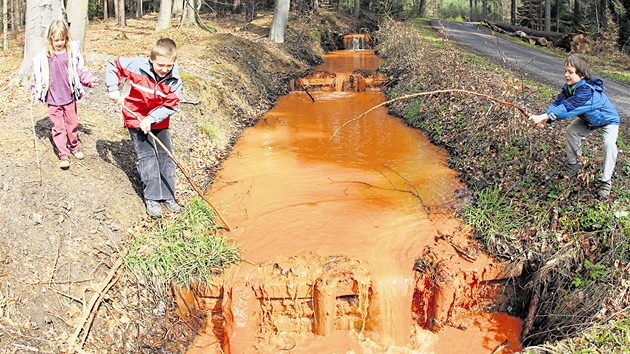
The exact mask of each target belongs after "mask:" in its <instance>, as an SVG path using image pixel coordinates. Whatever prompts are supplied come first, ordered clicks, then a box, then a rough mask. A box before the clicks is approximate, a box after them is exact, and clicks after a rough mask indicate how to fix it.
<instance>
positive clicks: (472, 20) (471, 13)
mask: <svg viewBox="0 0 630 354" xmlns="http://www.w3.org/2000/svg"><path fill="white" fill-rule="evenodd" d="M468 3H469V4H470V21H471V22H474V21H475V17H474V16H473V14H474V13H473V0H468Z"/></svg>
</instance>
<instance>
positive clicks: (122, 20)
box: [114, 0, 127, 26]
mask: <svg viewBox="0 0 630 354" xmlns="http://www.w3.org/2000/svg"><path fill="white" fill-rule="evenodd" d="M114 1H117V3H118V18H117V21H118V26H127V16H126V14H125V0H114Z"/></svg>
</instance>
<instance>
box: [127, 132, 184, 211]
mask: <svg viewBox="0 0 630 354" xmlns="http://www.w3.org/2000/svg"><path fill="white" fill-rule="evenodd" d="M151 132H152V133H153V135H155V137H156V138H158V139H159V140H160V141H161V142H162V144H164V146H166V148H167V149H168V150H169V151H170V152H171V153H172V152H173V147H172V144H171V133H170V131H169V130H168V129H160V130H153V131H151ZM129 135H130V136H131V140H132V141H133V146H134V147H135V148H136V153H137V154H138V172H139V173H140V179H141V180H142V183H143V184H144V189H143V193H144V199H145V200H158V201H159V200H167V199H175V172H176V171H175V168H176V165H175V163H174V162H173V160H172V159H171V158H170V157H169V156H168V154H167V153H166V152H165V151H164V149H163V148H162V146H160V145H159V144H158V143H156V142H155V141H153V138H152V137H151V136H149V135H148V134H144V133H143V132H142V130H140V129H129Z"/></svg>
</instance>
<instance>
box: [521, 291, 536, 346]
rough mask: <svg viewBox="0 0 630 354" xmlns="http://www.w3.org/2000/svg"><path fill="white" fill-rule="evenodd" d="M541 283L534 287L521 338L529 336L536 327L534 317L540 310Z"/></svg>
mask: <svg viewBox="0 0 630 354" xmlns="http://www.w3.org/2000/svg"><path fill="white" fill-rule="evenodd" d="M539 292H540V284H539V285H537V286H536V287H535V288H534V294H533V296H532V300H531V301H530V302H529V311H527V318H526V319H525V324H524V325H523V332H521V338H527V335H528V334H529V331H531V329H532V327H534V319H535V317H536V312H538V304H539V303H540V294H539Z"/></svg>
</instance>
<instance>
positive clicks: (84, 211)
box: [0, 0, 630, 353]
mask: <svg viewBox="0 0 630 354" xmlns="http://www.w3.org/2000/svg"><path fill="white" fill-rule="evenodd" d="M121 9H123V10H121ZM628 9H630V1H628V0H588V1H587V0H555V1H554V0H540V1H534V0H522V1H517V0H511V1H510V2H509V4H508V2H504V1H499V0H468V1H465V0H464V1H457V0H441V1H438V0H434V1H427V0H408V1H401V0H391V1H381V0H379V1H366V0H363V1H361V0H354V1H350V0H347V1H344V0H338V1H334V0H319V1H318V0H313V1H306V0H305V1H296V0H294V1H289V0H277V1H276V2H275V3H274V2H270V1H256V0H246V1H240V0H234V1H229V2H223V1H209V2H208V1H200V0H172V1H171V0H163V1H161V2H160V1H142V0H137V1H125V0H117V1H110V0H102V1H92V0H89V1H88V0H68V1H67V2H64V1H62V0H28V1H22V0H11V1H8V0H4V2H3V25H4V27H3V29H4V30H3V36H4V43H3V59H4V60H3V64H2V66H1V70H2V73H3V79H2V80H3V81H2V82H3V87H4V90H3V92H2V98H3V99H2V103H1V105H0V109H1V113H2V120H1V121H0V132H1V135H0V137H1V138H2V139H0V141H1V142H0V144H1V145H0V146H1V147H2V149H0V154H1V157H2V158H1V159H0V160H1V161H2V163H1V165H0V185H2V189H3V195H2V197H1V198H2V199H1V200H0V201H1V206H0V207H1V208H2V222H1V223H0V233H1V234H2V235H3V237H4V238H3V240H2V241H0V261H1V262H0V281H1V283H0V334H1V335H0V344H1V346H0V350H1V351H2V352H3V353H18V352H74V351H76V352H81V351H83V350H85V351H89V352H116V353H120V352H129V353H138V352H147V353H151V352H163V353H172V352H184V351H185V348H186V345H187V344H188V343H189V342H190V340H191V339H192V338H193V337H194V335H195V332H196V330H198V329H199V326H200V320H198V321H196V322H195V321H192V322H186V321H183V320H182V319H181V317H180V316H179V315H178V311H177V304H176V303H175V302H174V300H173V298H172V296H171V294H170V293H169V290H168V282H169V281H171V280H172V278H169V279H165V281H166V282H165V281H156V279H151V277H150V275H149V276H147V275H145V276H143V275H142V274H140V273H138V272H136V271H131V270H128V269H132V268H126V267H125V265H127V266H128V265H129V258H125V262H126V263H125V262H123V261H122V258H123V257H122V255H123V254H125V249H126V247H129V245H135V246H137V247H138V249H141V250H142V251H143V252H148V249H150V247H146V246H138V245H137V244H133V243H132V242H133V241H131V240H134V239H135V240H138V239H140V238H139V237H138V235H146V234H147V233H150V232H151V230H153V229H155V228H158V229H159V228H161V227H162V226H163V224H159V225H156V224H155V223H154V222H153V221H152V220H150V219H147V218H146V217H145V216H144V209H143V205H142V202H141V199H140V198H139V196H138V184H139V181H138V177H137V176H136V174H135V169H134V161H132V160H130V159H129V158H128V156H131V155H133V148H132V147H131V146H130V145H129V144H128V142H127V140H126V139H125V138H123V135H124V131H123V130H122V128H120V127H119V126H117V125H116V123H118V122H117V121H116V118H115V117H116V114H117V111H116V109H115V107H112V106H111V105H110V104H108V103H109V102H107V99H106V97H104V96H105V95H103V93H102V89H103V88H102V87H100V88H98V89H96V90H93V91H90V92H88V95H87V97H86V99H84V100H83V101H82V102H81V103H80V109H81V113H80V116H81V117H84V118H83V119H84V120H83V121H82V125H81V133H82V136H83V138H82V143H83V144H84V145H85V148H86V154H87V155H88V156H87V158H86V161H85V162H82V163H81V164H78V165H77V166H76V168H75V167H74V166H73V167H72V168H71V171H72V172H70V173H71V174H70V175H69V176H70V177H68V174H65V175H64V174H62V173H61V172H60V171H59V170H58V168H56V163H57V161H56V160H55V156H54V155H53V153H52V150H51V149H50V141H49V138H48V135H49V133H50V123H49V122H48V121H47V120H46V119H45V118H43V117H44V116H45V113H44V112H45V108H43V107H42V106H37V105H33V103H32V101H30V96H29V94H28V92H27V90H26V89H25V85H26V84H27V82H28V77H29V75H30V70H31V67H30V65H31V59H32V57H33V56H34V55H35V53H37V52H38V51H39V50H41V48H42V47H43V46H44V43H45V35H46V29H47V24H48V23H50V21H51V20H53V19H66V20H67V21H68V22H70V23H71V31H72V35H73V37H74V38H76V39H79V40H80V41H81V44H82V50H83V53H84V55H85V56H86V62H87V64H88V66H89V67H90V69H91V70H93V71H94V72H98V73H100V74H97V76H98V75H101V76H100V79H101V80H102V79H103V75H102V69H103V68H104V62H105V60H106V59H108V58H110V57H112V56H114V55H128V56H133V55H144V54H146V53H147V51H148V46H149V45H150V43H151V42H152V41H153V40H154V39H156V38H159V37H161V36H170V37H173V38H175V39H176V40H177V41H178V43H180V44H181V47H180V48H181V53H182V55H181V57H180V58H179V59H178V60H179V61H180V63H181V64H182V67H183V68H185V69H186V70H185V72H186V76H185V77H184V81H185V87H186V89H187V90H186V92H185V95H186V96H185V97H186V100H187V101H188V102H196V103H194V104H193V103H191V104H187V105H184V108H183V110H184V111H185V113H186V115H187V116H188V117H191V119H189V120H186V121H184V120H179V121H177V120H176V121H175V122H174V123H173V125H174V126H177V127H178V128H176V129H177V130H175V133H176V134H175V135H176V136H177V138H176V139H175V145H176V146H177V147H176V149H177V150H178V151H177V152H178V153H179V155H180V156H182V159H183V161H184V164H185V165H186V167H187V168H189V169H190V170H191V171H193V179H195V180H196V181H198V183H200V185H203V186H207V185H208V184H210V183H211V182H212V177H213V175H214V174H215V173H216V171H217V170H218V169H219V168H220V165H221V161H222V160H223V159H225V158H227V157H228V156H229V154H230V146H231V145H232V144H233V143H234V141H235V140H236V139H238V136H239V134H240V133H241V132H242V130H243V129H245V128H246V127H248V126H251V125H253V124H254V123H255V122H256V121H257V120H258V119H259V117H260V116H261V115H262V114H263V112H264V111H265V110H267V109H269V108H270V107H271V106H273V103H274V102H275V100H276V99H277V98H278V97H279V96H281V95H283V94H285V93H287V90H288V88H287V82H288V81H289V79H290V78H295V77H299V76H302V75H304V74H305V73H307V72H308V71H309V68H310V67H311V66H312V65H314V64H317V63H319V62H320V61H321V57H320V55H321V54H322V53H324V52H326V51H328V50H331V49H335V48H336V47H337V46H338V44H339V38H340V37H341V35H343V34H344V33H348V32H351V31H352V32H367V33H370V34H372V35H373V36H374V38H375V41H376V43H377V48H376V49H377V50H378V52H379V54H380V55H382V56H384V57H385V58H388V60H387V64H386V65H385V67H384V68H383V71H384V72H386V73H387V75H388V76H389V77H390V78H393V80H392V84H391V85H390V86H389V89H388V92H387V93H386V94H387V95H388V97H390V98H392V99H393V98H396V97H401V96H403V95H405V94H411V93H413V92H417V91H418V90H425V91H426V90H439V89H448V88H452V87H453V86H457V85H466V86H468V87H475V89H476V90H477V91H479V92H480V93H484V94H487V95H491V96H494V97H501V98H503V99H506V100H510V101H514V102H519V103H520V104H522V105H523V106H524V107H526V108H527V109H528V110H529V111H536V110H537V109H542V107H541V106H537V104H535V103H532V102H545V101H547V100H549V99H550V98H551V97H552V96H553V94H555V91H554V90H553V89H551V90H550V89H549V88H546V87H543V86H539V85H536V84H535V83H530V82H526V81H525V80H524V79H523V78H522V77H519V74H518V73H516V74H505V73H502V72H501V70H500V69H498V68H494V67H490V68H489V67H488V64H487V63H483V62H481V61H476V60H475V59H474V58H470V57H469V56H467V55H465V54H463V53H462V52H460V51H459V50H458V49H457V48H455V47H453V46H451V45H450V44H449V42H448V41H446V40H444V39H443V38H442V39H441V40H440V39H439V38H440V37H439V35H436V34H433V33H432V34H430V35H429V34H426V33H424V34H423V31H426V30H424V29H423V27H422V25H421V23H422V22H421V21H411V20H412V19H416V18H438V19H454V20H465V21H473V22H480V23H482V22H484V21H487V22H492V23H504V24H510V25H515V26H516V25H517V26H522V27H526V28H529V29H532V30H537V31H544V32H555V33H571V34H578V33H579V34H584V35H585V37H586V38H587V40H588V41H589V43H591V45H590V46H586V47H584V48H587V49H586V50H587V51H588V53H587V54H588V55H591V56H593V58H595V57H607V58H614V60H616V61H618V62H621V63H622V65H623V63H624V62H625V63H627V51H628V50H629V49H628V43H627V42H628V40H629V35H630V17H629V16H630V14H628ZM427 38H431V39H432V40H431V41H429V40H427ZM433 42H436V43H437V44H435V43H433ZM418 48H421V49H422V50H421V51H420V52H421V53H424V54H423V55H418ZM559 53H560V54H559V55H563V54H566V53H564V52H559ZM436 55H439V56H440V58H449V60H436V59H435V56H436ZM619 58H623V60H621V59H619ZM428 63H431V65H433V66H437V65H438V64H439V65H440V67H439V68H436V69H435V70H431V71H430V72H429V71H428V70H422V68H426V66H427V65H428ZM471 68H472V70H471ZM625 70H627V64H626V66H625ZM488 77H492V79H487V78H488ZM481 78H484V79H483V80H482V79H481ZM240 93H242V95H240ZM199 102H201V103H199ZM491 108H492V109H489V108H488V104H487V102H485V101H484V100H483V99H472V98H462V97H459V96H455V95H452V96H449V95H446V96H442V97H424V98H416V99H413V100H401V101H398V102H397V103H396V104H394V105H392V106H391V107H390V110H391V111H392V112H393V113H394V114H397V115H399V116H401V117H402V118H403V119H405V120H406V121H407V122H408V123H409V124H410V125H412V126H414V127H417V128H419V129H422V130H425V131H427V132H428V134H429V136H430V137H431V139H432V141H433V143H435V144H436V145H439V146H441V147H444V148H445V149H446V150H447V151H448V152H449V154H450V156H451V158H450V160H449V164H450V165H451V167H452V168H453V169H455V170H456V171H458V173H459V174H460V176H461V178H462V180H463V181H464V182H465V183H466V184H467V186H468V187H469V188H470V191H471V197H472V199H471V200H472V202H471V203H470V205H469V206H467V207H464V208H462V209H461V210H460V211H459V213H460V215H461V216H462V217H463V218H464V219H465V220H466V221H467V222H468V223H469V224H470V225H473V226H474V227H475V229H476V233H475V234H476V237H477V239H478V241H479V244H480V247H482V248H483V249H484V251H486V252H488V253H490V254H492V255H494V256H496V257H500V258H505V259H510V260H517V261H519V262H521V263H523V264H525V265H526V267H525V276H524V277H522V278H520V279H514V280H513V282H512V283H511V284H510V286H512V287H514V288H516V289H518V290H519V293H520V294H521V296H520V297H519V298H515V299H513V301H514V302H513V303H512V304H511V305H513V307H514V308H515V309H516V310H515V311H516V312H517V313H518V315H519V317H521V318H523V319H524V321H525V322H524V323H525V324H524V328H525V329H526V332H525V334H524V336H523V343H524V346H527V345H529V346H530V347H529V349H526V350H528V351H530V352H586V351H587V350H589V348H590V347H592V346H593V345H594V344H593V343H597V344H596V345H597V346H598V348H599V350H600V352H618V351H615V348H617V349H618V348H619V346H620V345H622V346H623V345H628V344H629V343H628V339H627V338H628V333H630V326H629V325H628V319H627V309H628V306H630V275H629V274H630V268H628V264H630V254H629V252H628V249H629V243H628V241H627V240H628V237H630V234H628V230H630V220H629V218H628V210H627V205H628V201H629V200H630V194H629V192H628V190H630V182H629V180H630V163H629V162H628V159H627V157H626V156H624V155H623V154H620V158H619V161H618V172H617V173H618V179H619V182H618V183H616V184H615V186H614V189H613V194H612V196H611V198H610V199H609V200H608V201H597V200H593V199H592V198H591V197H590V195H591V194H592V193H590V189H592V186H591V184H592V183H593V181H594V180H595V178H596V177H595V175H596V171H597V166H599V164H600V163H601V161H599V160H598V159H599V154H598V150H597V149H598V147H597V146H596V145H595V143H593V144H590V145H587V146H588V148H587V149H586V150H587V153H586V154H585V157H584V159H585V160H584V161H583V162H584V164H585V166H586V168H585V169H584V171H583V172H582V173H581V174H580V175H579V176H578V180H577V181H567V180H560V181H553V182H550V183H541V178H542V176H543V175H544V173H545V172H546V171H547V170H548V169H552V168H553V167H554V166H555V165H554V164H555V162H557V161H558V160H560V159H561V154H562V147H561V146H560V144H561V142H562V139H561V137H560V133H559V132H561V131H562V126H559V127H556V128H555V129H550V130H546V131H543V132H536V131H533V130H532V128H531V127H527V126H526V125H525V124H524V121H523V120H521V121H519V120H518V119H516V118H515V117H514V115H515V112H513V111H510V110H508V109H507V108H505V107H503V108H498V107H495V106H492V107H491ZM207 112H212V113H211V114H207ZM204 113H205V114H204ZM209 115H211V116H212V118H211V119H210V118H208V116H209ZM516 115H518V113H516ZM502 117H511V118H509V119H502ZM112 121H113V122H116V123H112ZM449 127H450V128H449ZM473 127H474V128H473ZM479 127H482V128H481V129H479ZM626 127H627V117H626V122H625V123H623V125H622V132H623V129H625V128H626ZM482 133H483V134H482ZM488 136H492V137H496V138H493V139H488V138H487V137H488ZM625 138H626V137H625V135H624V134H623V133H622V137H621V138H620V148H621V149H622V150H625V148H626V145H625V144H623V143H624V141H623V139H625ZM90 156H93V158H90ZM531 161H537V163H536V164H531V163H530V162H531ZM180 177H181V176H180ZM182 179H183V178H182ZM121 181H123V182H122V183H121ZM182 189H183V190H182V191H181V196H182V197H181V198H182V199H184V200H186V201H190V200H193V199H194V191H192V190H191V189H190V187H186V186H182ZM112 191H114V192H112ZM191 204H192V203H191ZM204 212H207V211H204ZM517 216H518V217H517ZM186 222H189V220H187V221H186ZM204 227H207V228H210V229H212V230H214V231H213V232H216V233H219V230H220V222H218V221H217V224H213V225H204ZM160 230H161V229H160ZM186 232H188V231H186ZM232 246H233V245H225V249H226V250H228V252H227V253H230V252H231V253H230V254H231V257H232V258H230V259H225V260H224V263H223V266H226V265H228V264H230V263H231V262H235V261H237V259H238V257H234V253H233V250H232V249H231V248H230V247H232ZM200 266H204V264H201V265H200ZM435 266H436V267H437V266H438V265H435ZM220 268H221V267H217V268H216V269H212V271H220ZM119 270H121V271H119ZM419 271H422V270H419ZM206 275H207V274H206ZM210 275H211V274H210ZM151 282H154V283H153V285H152V286H148V285H147V284H149V283H151ZM604 333H605V334H604ZM610 333H616V335H615V336H614V337H613V338H612V339H611V336H609V335H608V334H610ZM619 337H621V338H622V339H621V341H622V344H619V341H620V339H619ZM624 337H625V340H626V341H625V342H623V338H624ZM121 339H122V340H121Z"/></svg>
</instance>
